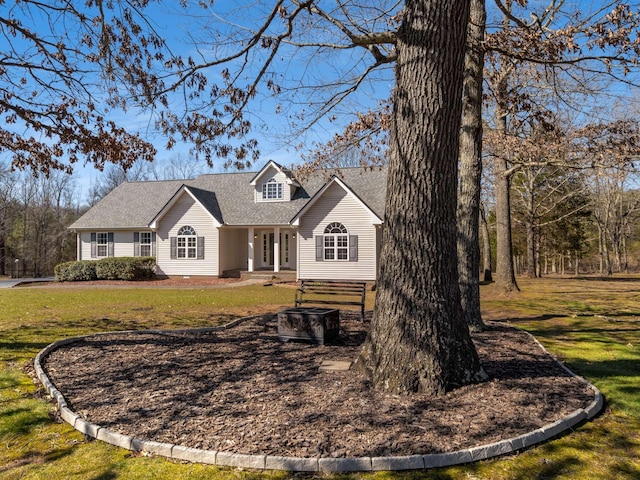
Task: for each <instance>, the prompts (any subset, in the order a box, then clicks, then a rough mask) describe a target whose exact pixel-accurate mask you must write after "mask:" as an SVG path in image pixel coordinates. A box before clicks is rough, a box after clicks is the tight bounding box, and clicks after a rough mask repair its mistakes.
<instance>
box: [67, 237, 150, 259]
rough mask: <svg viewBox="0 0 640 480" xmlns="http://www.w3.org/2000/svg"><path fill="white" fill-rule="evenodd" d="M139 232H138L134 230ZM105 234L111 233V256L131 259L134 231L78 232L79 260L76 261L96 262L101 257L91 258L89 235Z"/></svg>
mask: <svg viewBox="0 0 640 480" xmlns="http://www.w3.org/2000/svg"><path fill="white" fill-rule="evenodd" d="M135 231H140V230H135ZM98 232H105V233H113V256H114V257H133V233H134V230H131V231H128V230H120V231H118V230H92V231H90V232H80V233H79V234H78V238H79V241H80V249H79V252H80V258H78V260H98V259H99V258H103V257H95V258H91V234H92V233H98Z"/></svg>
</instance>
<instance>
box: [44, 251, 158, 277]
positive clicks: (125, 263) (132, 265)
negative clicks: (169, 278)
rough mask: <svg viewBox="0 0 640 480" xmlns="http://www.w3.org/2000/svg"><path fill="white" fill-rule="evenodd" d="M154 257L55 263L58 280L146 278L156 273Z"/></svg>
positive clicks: (110, 258)
mask: <svg viewBox="0 0 640 480" xmlns="http://www.w3.org/2000/svg"><path fill="white" fill-rule="evenodd" d="M155 272H156V259H155V257H109V258H102V259H100V260H80V261H76V262H66V263H61V264H59V265H56V267H55V269H54V273H55V276H56V280H58V281H59V282H80V281H87V280H129V281H132V280H147V279H150V278H154V277H155V275H156V273H155Z"/></svg>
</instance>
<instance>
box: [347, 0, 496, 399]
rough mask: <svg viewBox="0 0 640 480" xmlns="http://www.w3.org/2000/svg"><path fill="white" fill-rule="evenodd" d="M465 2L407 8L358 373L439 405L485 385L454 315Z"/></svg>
mask: <svg viewBox="0 0 640 480" xmlns="http://www.w3.org/2000/svg"><path fill="white" fill-rule="evenodd" d="M468 19H469V3H468V1H462V0H460V1H456V2H444V3H443V2H440V1H436V0H407V1H406V2H405V10H404V17H403V23H402V25H401V27H400V30H399V31H398V41H397V44H396V51H397V62H396V87H395V91H394V106H393V115H392V119H393V120H392V127H391V136H390V140H391V144H390V162H389V173H388V184H387V197H386V211H385V228H384V233H383V243H382V251H381V255H380V271H379V275H378V290H377V293H376V303H375V309H374V315H373V320H372V324H371V330H370V332H369V336H368V338H367V341H366V342H365V345H364V347H363V350H362V352H361V354H360V357H359V360H358V365H359V366H360V367H361V368H362V369H363V370H364V371H365V372H366V373H367V374H368V375H369V377H370V379H371V382H372V384H373V386H374V388H377V389H381V390H386V391H389V392H392V393H397V394H404V393H412V392H422V393H426V394H430V395H441V394H444V393H446V392H447V391H449V390H451V389H453V388H455V387H458V386H461V385H465V384H469V383H472V382H477V381H480V380H483V379H485V378H486V374H485V373H484V371H483V370H482V367H481V365H480V362H479V359H478V355H477V353H476V350H475V347H474V345H473V343H472V341H471V336H470V334H469V328H468V327H467V324H466V322H465V320H464V316H463V313H462V307H461V305H460V290H459V287H458V270H457V264H458V262H457V254H456V237H457V228H456V193H457V189H456V186H457V173H458V172H457V170H458V169H457V163H458V147H459V130H460V118H461V113H462V111H461V110H462V98H461V93H462V73H463V59H464V51H465V39H466V27H467V21H468Z"/></svg>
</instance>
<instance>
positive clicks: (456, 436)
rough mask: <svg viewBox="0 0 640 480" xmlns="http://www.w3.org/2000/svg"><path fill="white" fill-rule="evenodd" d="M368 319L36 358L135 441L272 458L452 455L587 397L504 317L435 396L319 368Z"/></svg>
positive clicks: (115, 339)
mask: <svg viewBox="0 0 640 480" xmlns="http://www.w3.org/2000/svg"><path fill="white" fill-rule="evenodd" d="M367 327H368V323H360V322H358V321H357V315H356V314H354V313H352V312H341V332H340V337H339V339H338V340H337V341H336V342H334V343H333V344H332V345H325V346H316V345H310V344H308V343H305V342H293V341H292V342H288V343H283V342H280V341H279V340H278V338H277V322H276V320H275V318H274V317H273V316H271V315H269V316H265V317H256V318H253V319H248V320H245V321H243V322H241V323H240V324H238V325H236V326H234V327H231V328H229V329H226V330H219V331H215V332H206V333H205V332H194V333H188V334H187V333H180V334H175V333H163V334H155V333H154V334H152V333H141V334H132V333H122V334H109V335H105V336H94V337H87V338H86V339H85V340H82V341H80V342H77V343H73V344H69V345H67V346H63V347H61V348H59V349H58V350H55V351H54V352H52V353H51V354H50V355H49V357H48V358H46V360H45V362H44V365H43V366H44V368H45V370H46V371H47V372H48V375H49V377H50V378H51V380H52V381H53V383H54V384H55V385H56V387H57V388H58V389H59V390H60V391H61V392H62V394H63V395H64V397H65V398H66V400H67V402H68V403H69V407H70V408H71V409H72V410H73V411H75V412H77V413H78V414H80V415H81V416H82V417H83V418H85V419H86V420H88V421H90V422H93V423H95V424H98V425H101V426H103V427H107V428H109V429H111V430H113V431H116V432H120V433H123V434H126V435H131V436H134V437H137V438H143V439H149V440H155V441H159V442H168V443H174V444H180V445H184V446H189V447H195V448H203V449H211V450H219V451H229V452H239V453H245V454H268V455H282V456H299V457H316V456H333V457H355V456H387V455H411V454H426V453H437V452H449V451H455V450H459V449H462V448H469V447H473V446H477V445H482V444H487V443H491V442H495V441H499V440H502V439H506V438H510V437H513V436H517V435H520V434H523V433H526V432H529V431H531V430H534V429H536V428H539V427H541V426H543V425H545V424H547V423H550V422H553V421H556V420H558V419H560V418H562V417H563V416H565V415H567V414H569V413H572V412H573V411H575V410H576V409H578V408H585V407H586V406H587V405H588V404H589V403H591V401H592V400H593V397H594V394H593V391H592V390H591V389H590V388H589V387H588V386H587V385H586V384H584V383H583V382H582V381H580V380H579V379H577V378H575V377H572V376H570V375H568V374H567V372H566V371H565V370H563V369H562V368H561V367H560V366H559V365H558V364H557V363H556V362H555V360H554V359H553V358H551V357H550V356H549V355H548V354H547V353H545V352H543V351H542V350H541V349H540V347H539V346H538V345H537V343H535V342H534V340H533V339H532V338H531V337H529V336H528V335H527V334H525V333H523V332H521V331H519V330H516V329H513V328H511V327H508V326H506V325H502V324H497V323H496V324H491V325H490V329H489V330H488V331H486V332H483V333H480V334H474V335H473V338H474V342H475V344H476V347H477V349H478V353H479V355H480V357H481V360H482V363H483V366H484V368H485V370H486V372H487V373H488V374H489V375H490V377H491V379H490V380H489V381H487V382H485V383H482V384H479V385H472V386H467V387H463V388H460V389H457V390H455V391H453V392H450V393H449V394H447V395H446V396H444V397H442V398H435V399H434V398H429V397H427V396H424V395H412V396H395V395H389V394H385V393H381V392H378V391H374V390H372V389H370V388H369V385H368V383H367V381H366V380H365V379H364V378H363V377H362V376H361V374H360V373H359V372H358V371H357V370H355V369H351V370H349V371H337V372H319V370H318V367H319V365H320V363H321V362H322V361H323V360H353V359H354V358H355V357H356V356H357V354H358V352H359V350H360V346H361V344H362V342H363V340H364V338H365V336H366V328H367Z"/></svg>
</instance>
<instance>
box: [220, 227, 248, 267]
mask: <svg viewBox="0 0 640 480" xmlns="http://www.w3.org/2000/svg"><path fill="white" fill-rule="evenodd" d="M248 235H249V234H248V229H246V228H244V229H243V228H221V229H220V273H222V272H224V271H225V270H233V269H236V268H240V269H242V270H246V268H247V252H248V242H249V240H248V238H249V237H248Z"/></svg>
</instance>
